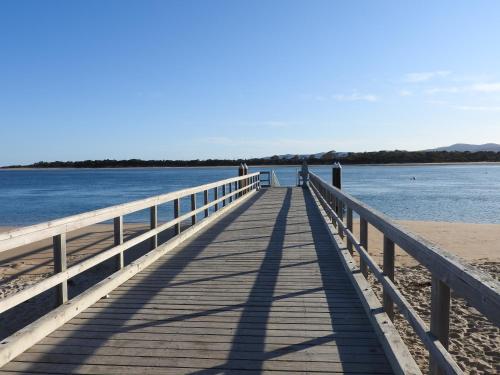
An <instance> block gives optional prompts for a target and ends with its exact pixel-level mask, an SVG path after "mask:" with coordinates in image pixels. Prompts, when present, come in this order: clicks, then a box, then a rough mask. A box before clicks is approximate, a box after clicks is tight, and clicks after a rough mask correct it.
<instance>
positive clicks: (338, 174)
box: [332, 163, 342, 218]
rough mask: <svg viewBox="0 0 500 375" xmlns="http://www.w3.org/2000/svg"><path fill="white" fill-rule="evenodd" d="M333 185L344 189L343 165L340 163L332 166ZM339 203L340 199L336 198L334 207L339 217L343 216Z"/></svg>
mask: <svg viewBox="0 0 500 375" xmlns="http://www.w3.org/2000/svg"><path fill="white" fill-rule="evenodd" d="M332 185H333V186H335V187H336V188H337V189H342V166H341V165H340V163H335V164H334V165H333V167H332ZM339 203H340V202H339V200H338V199H335V207H334V209H335V212H336V213H337V215H338V217H340V218H342V214H341V212H340V207H339Z"/></svg>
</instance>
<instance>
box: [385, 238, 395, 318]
mask: <svg viewBox="0 0 500 375" xmlns="http://www.w3.org/2000/svg"><path fill="white" fill-rule="evenodd" d="M384 274H385V275H386V276H387V277H388V278H389V279H391V280H392V281H394V242H392V240H391V239H390V238H388V237H387V236H385V235H384ZM383 299H384V310H385V312H386V313H387V315H388V316H389V318H390V319H391V320H394V303H393V301H392V298H391V297H390V296H389V294H388V293H386V292H385V291H384V297H383Z"/></svg>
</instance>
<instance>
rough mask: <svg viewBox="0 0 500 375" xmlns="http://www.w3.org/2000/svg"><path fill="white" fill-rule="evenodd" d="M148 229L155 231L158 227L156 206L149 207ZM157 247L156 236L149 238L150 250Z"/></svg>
mask: <svg viewBox="0 0 500 375" xmlns="http://www.w3.org/2000/svg"><path fill="white" fill-rule="evenodd" d="M149 222H150V225H149V228H150V229H155V228H156V227H157V226H158V206H151V208H150V209H149ZM157 247H158V235H154V236H153V237H151V250H152V249H156V248H157Z"/></svg>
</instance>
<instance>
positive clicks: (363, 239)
mask: <svg viewBox="0 0 500 375" xmlns="http://www.w3.org/2000/svg"><path fill="white" fill-rule="evenodd" d="M359 238H360V241H359V242H360V243H361V246H363V248H364V249H365V250H366V252H368V222H367V221H366V220H365V219H363V218H359ZM359 268H360V269H361V273H362V274H363V275H364V276H365V277H367V276H368V266H367V265H366V262H365V261H364V259H363V257H361V256H360V258H359Z"/></svg>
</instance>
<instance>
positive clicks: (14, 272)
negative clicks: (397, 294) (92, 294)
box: [0, 221, 500, 374]
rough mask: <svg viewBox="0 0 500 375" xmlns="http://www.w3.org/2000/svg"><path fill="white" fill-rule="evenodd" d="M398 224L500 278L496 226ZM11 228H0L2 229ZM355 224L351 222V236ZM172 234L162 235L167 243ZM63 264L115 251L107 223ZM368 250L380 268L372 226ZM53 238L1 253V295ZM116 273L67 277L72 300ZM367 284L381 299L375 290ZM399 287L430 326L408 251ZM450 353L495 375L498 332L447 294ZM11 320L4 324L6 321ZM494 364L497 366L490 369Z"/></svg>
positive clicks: (133, 228)
mask: <svg viewBox="0 0 500 375" xmlns="http://www.w3.org/2000/svg"><path fill="white" fill-rule="evenodd" d="M398 223H399V224H400V225H402V226H404V227H405V228H407V229H408V230H409V231H411V232H413V233H415V234H418V235H420V236H422V237H424V238H425V239H427V240H429V241H431V242H433V243H435V244H437V245H439V246H440V247H442V248H444V249H446V250H448V251H450V252H452V253H453V254H455V255H458V256H459V257H461V258H462V259H464V261H466V262H467V263H471V264H473V265H475V266H477V267H479V268H481V269H483V270H484V271H486V272H489V273H490V274H491V275H493V276H494V277H496V278H498V276H499V274H500V225H498V224H467V223H448V222H423V221H400V222H398ZM8 229H10V228H7V227H0V231H6V230H8ZM146 229H147V225H142V224H127V225H125V232H124V236H125V240H126V239H127V238H132V237H134V236H136V235H138V234H140V233H142V232H143V231H145V230H146ZM358 232H359V225H358V223H355V233H358ZM171 235H172V233H170V232H167V233H165V234H164V236H162V237H163V238H162V240H163V241H164V240H166V239H167V238H169V237H170V236H171ZM67 243H68V264H69V265H73V264H76V263H78V262H79V261H81V260H83V259H86V258H88V257H91V256H93V255H94V254H96V253H98V252H100V251H102V250H104V249H107V248H110V247H112V246H113V231H112V225H110V224H99V225H94V226H91V227H88V228H85V229H83V230H79V231H75V232H72V233H70V234H68V240H67ZM368 248H369V252H370V253H371V254H372V255H373V256H374V257H375V259H376V260H377V261H378V263H379V264H381V261H382V251H381V248H382V235H381V234H380V233H379V232H378V231H377V230H376V229H374V228H372V227H371V226H370V227H369V245H368ZM147 250H148V249H147V246H146V244H144V245H142V246H137V247H135V248H133V249H131V250H130V251H128V252H126V261H130V260H132V259H135V258H136V257H138V256H139V255H141V254H143V253H144V252H145V251H147ZM52 267H53V264H52V245H51V241H50V240H47V241H41V242H39V243H37V244H34V245H31V246H25V247H21V248H18V249H14V250H12V251H9V252H6V253H4V254H2V255H1V256H0V298H3V297H5V296H7V295H9V294H12V293H16V292H17V291H19V290H21V289H23V288H26V287H27V286H29V285H31V284H33V283H36V282H37V281H38V280H41V279H43V278H45V277H47V276H50V275H51V273H52ZM111 272H113V263H112V262H110V261H108V262H107V263H105V264H102V265H100V266H97V267H95V268H94V269H91V270H89V271H87V272H85V273H84V274H82V275H79V276H78V277H75V278H74V279H72V280H70V295H76V294H79V293H81V292H82V291H83V290H85V289H86V288H88V287H89V286H90V285H93V284H94V283H96V282H97V281H98V280H101V279H103V278H104V277H106V276H107V275H109V274H110V273H111ZM369 279H370V281H371V282H372V285H373V287H374V289H375V291H376V292H377V293H378V295H379V296H380V295H381V290H380V287H379V285H377V283H376V282H374V280H373V277H372V276H370V278H369ZM396 284H397V285H398V286H399V288H400V290H401V291H402V293H403V294H404V295H405V296H406V297H407V298H408V299H409V300H410V302H411V303H412V305H413V306H414V307H415V309H416V310H417V311H418V313H419V314H420V316H421V317H422V318H423V319H424V320H425V321H426V322H428V321H429V306H430V275H429V273H428V272H427V271H426V270H425V269H424V268H423V267H422V266H419V265H418V263H417V262H416V261H415V260H414V259H412V258H411V257H410V256H409V255H408V254H406V253H404V252H403V251H401V250H400V249H398V248H397V249H396ZM452 299H453V300H452V316H451V335H450V336H451V344H450V351H451V353H452V354H453V355H454V357H455V358H456V360H457V362H458V363H459V364H460V365H461V366H462V367H463V368H464V370H466V371H467V372H468V373H470V374H493V373H498V372H500V331H499V329H498V328H496V327H495V326H493V325H492V324H490V323H489V322H488V321H487V320H486V319H484V318H483V317H482V316H481V314H479V313H478V312H477V311H476V310H475V309H473V308H472V307H470V306H467V304H466V303H465V302H464V301H463V300H461V299H460V298H457V297H456V296H453V297H452ZM53 301H54V296H53V294H52V292H46V293H44V294H42V295H40V296H38V297H37V298H34V299H33V300H31V301H28V302H26V303H24V304H22V305H20V306H18V307H16V308H14V309H12V310H10V311H8V312H7V313H5V314H3V316H1V317H0V327H2V328H1V329H0V338H3V337H6V336H8V335H9V334H12V333H13V332H15V331H16V330H18V329H20V328H21V327H23V326H24V325H26V324H27V323H29V322H31V321H33V320H35V319H36V318H37V317H39V316H41V315H43V314H45V313H46V312H47V311H48V310H50V309H51V308H52V306H53ZM6 322H9V324H6ZM395 324H396V326H397V328H398V330H399V332H400V334H401V336H402V337H403V339H404V340H405V342H406V343H407V345H408V347H409V348H410V351H411V352H412V354H413V355H414V357H415V358H416V360H417V362H418V363H419V365H420V366H421V367H422V369H423V370H424V371H426V368H427V366H428V358H427V354H426V351H425V350H424V348H423V346H422V344H420V341H419V339H418V338H417V337H416V335H415V334H414V333H413V331H412V330H411V328H409V325H408V324H407V323H406V321H405V320H404V318H403V317H402V316H401V315H399V314H396V318H395ZM495 366H496V367H495Z"/></svg>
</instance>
